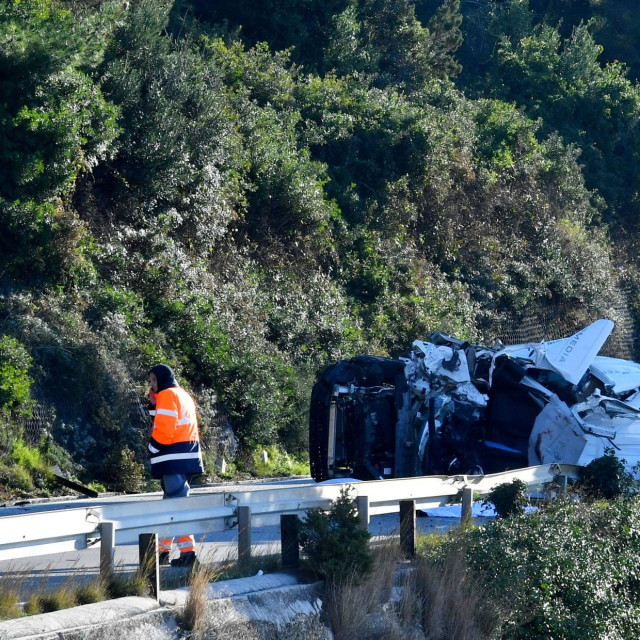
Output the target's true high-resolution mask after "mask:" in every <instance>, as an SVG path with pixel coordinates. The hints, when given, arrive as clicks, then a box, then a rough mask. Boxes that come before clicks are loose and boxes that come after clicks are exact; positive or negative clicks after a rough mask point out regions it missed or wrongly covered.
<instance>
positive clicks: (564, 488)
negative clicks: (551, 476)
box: [558, 476, 569, 498]
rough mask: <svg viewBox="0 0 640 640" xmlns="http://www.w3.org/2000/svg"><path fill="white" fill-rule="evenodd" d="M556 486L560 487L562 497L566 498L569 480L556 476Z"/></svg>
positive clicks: (565, 477)
mask: <svg viewBox="0 0 640 640" xmlns="http://www.w3.org/2000/svg"><path fill="white" fill-rule="evenodd" d="M558 484H559V485H560V486H561V487H562V495H563V496H564V497H565V498H566V497H567V487H568V484H569V478H567V476H558Z"/></svg>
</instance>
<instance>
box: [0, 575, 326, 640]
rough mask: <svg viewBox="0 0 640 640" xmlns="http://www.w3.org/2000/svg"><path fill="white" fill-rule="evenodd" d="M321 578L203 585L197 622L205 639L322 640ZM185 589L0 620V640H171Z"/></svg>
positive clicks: (176, 634)
mask: <svg viewBox="0 0 640 640" xmlns="http://www.w3.org/2000/svg"><path fill="white" fill-rule="evenodd" d="M321 586H322V584H321V583H315V584H299V582H298V580H297V579H296V578H295V577H294V576H291V575H289V574H284V573H274V574H266V575H261V576H253V577H250V578H239V579H236V580H228V581H225V582H218V583H212V584H211V585H210V586H209V592H208V601H207V613H206V616H205V620H204V621H203V625H204V626H205V628H206V629H207V637H208V638H234V639H237V640H242V639H243V638H247V639H249V638H251V639H252V640H258V639H263V638H264V639H270V638H274V639H275V638H278V637H279V636H280V637H281V635H282V632H283V631H285V630H286V633H287V636H286V637H287V638H291V639H292V640H294V639H295V638H301V639H304V640H328V639H329V638H331V637H332V636H331V633H330V632H329V631H328V630H327V629H326V627H324V625H323V624H322V622H321V621H320V614H321V612H322V600H321V598H320V594H321ZM189 591H190V590H189V589H188V588H183V589H174V590H170V591H162V592H161V593H160V598H159V602H156V601H155V600H153V599H152V598H141V597H134V596H131V597H127V598H118V599H116V600H109V601H106V602H96V603H93V604H87V605H83V606H79V607H74V608H72V609H65V610H62V611H54V612H52V613H45V614H41V615H36V616H29V617H25V618H18V619H15V620H7V621H4V622H0V640H116V639H117V640H121V639H126V640H176V639H178V638H181V637H183V635H182V633H181V631H180V629H179V627H178V622H177V618H176V614H177V613H179V612H180V610H181V609H182V608H183V607H184V605H185V604H186V602H187V598H188V596H189Z"/></svg>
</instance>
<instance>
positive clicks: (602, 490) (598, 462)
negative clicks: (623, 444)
mask: <svg viewBox="0 0 640 640" xmlns="http://www.w3.org/2000/svg"><path fill="white" fill-rule="evenodd" d="M624 463H625V461H624V460H620V459H619V458H617V457H616V454H615V451H614V450H613V449H612V448H611V447H607V448H606V449H605V454H604V455H603V456H601V457H600V458H596V459H595V460H592V461H591V462H590V463H589V464H588V465H587V466H586V467H582V468H581V469H580V487H581V488H582V490H583V492H584V494H585V495H586V496H587V497H589V498H595V499H600V498H604V499H606V500H611V499H612V498H617V497H619V496H621V495H624V494H627V493H629V492H630V490H631V488H632V486H633V484H634V482H633V476H632V475H631V474H630V473H629V472H628V471H627V470H626V469H625V466H624Z"/></svg>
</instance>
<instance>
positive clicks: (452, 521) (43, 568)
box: [0, 478, 459, 599]
mask: <svg viewBox="0 0 640 640" xmlns="http://www.w3.org/2000/svg"><path fill="white" fill-rule="evenodd" d="M312 483H313V481H311V480H309V479H308V478H295V479H290V480H278V481H274V482H267V483H261V485H266V486H271V487H274V486H292V485H301V484H312ZM255 486H256V483H250V484H247V485H245V484H240V483H238V484H222V485H214V486H206V487H196V488H194V490H193V492H192V493H194V494H197V493H212V492H224V491H229V490H230V488H232V489H233V490H235V491H241V490H243V489H248V488H255ZM154 497H157V498H158V499H162V493H154V494H138V495H128V496H123V495H118V496H106V497H99V498H94V499H87V498H80V499H67V500H62V501H58V500H57V501H50V502H43V503H37V504H29V505H22V506H10V507H2V508H0V517H3V516H8V515H16V514H19V513H26V512H33V511H44V510H52V509H61V508H77V507H86V506H89V507H90V506H96V505H99V504H104V503H106V502H132V501H134V502H135V501H141V500H149V499H153V498H154ZM416 523H417V529H418V533H419V534H424V533H434V532H440V533H444V532H446V531H447V530H449V529H451V528H452V527H456V526H458V524H459V516H458V517H455V516H453V517H444V518H443V517H424V518H422V517H420V518H417V520H416ZM399 526H400V523H399V514H387V515H381V516H374V517H372V518H371V522H370V525H369V531H370V532H371V534H372V536H373V540H374V541H375V540H379V539H381V538H385V537H389V536H394V535H398V531H399ZM186 533H188V532H186ZM196 542H197V544H196V546H197V555H198V557H199V559H200V561H201V562H202V563H205V564H209V565H224V564H229V563H233V562H235V560H237V548H238V532H237V529H231V530H228V531H221V532H211V533H209V534H206V535H205V536H202V537H201V538H199V539H197V541H196ZM251 542H252V557H254V558H259V557H262V556H268V555H274V554H279V553H280V527H279V526H269V527H260V528H253V529H252V532H251ZM177 555H178V551H177V549H174V550H173V552H172V557H177ZM99 565H100V548H99V544H97V545H95V546H93V547H89V548H87V549H81V550H75V551H69V552H66V553H58V554H51V555H42V556H34V557H31V558H20V559H15V560H5V561H0V589H2V585H3V584H5V585H6V584H16V583H17V584H19V585H20V589H21V593H22V595H23V597H24V599H27V597H28V595H29V594H30V593H32V592H33V591H42V590H53V589H56V588H59V587H60V585H64V584H65V583H77V582H80V581H83V580H88V579H91V578H95V577H97V576H98V575H99ZM255 566H256V570H258V569H259V561H256V562H255ZM115 567H116V570H117V571H121V572H124V573H133V572H135V570H136V569H137V567H138V546H137V545H134V544H130V545H117V546H116V548H115ZM162 571H163V576H164V575H168V573H169V572H172V571H176V570H175V569H174V568H172V567H163V569H162Z"/></svg>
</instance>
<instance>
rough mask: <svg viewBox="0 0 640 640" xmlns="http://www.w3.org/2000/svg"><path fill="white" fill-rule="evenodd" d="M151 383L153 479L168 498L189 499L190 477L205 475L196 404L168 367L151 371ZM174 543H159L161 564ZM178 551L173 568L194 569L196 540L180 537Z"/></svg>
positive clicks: (162, 541) (167, 559)
mask: <svg viewBox="0 0 640 640" xmlns="http://www.w3.org/2000/svg"><path fill="white" fill-rule="evenodd" d="M149 382H150V383H151V391H150V393H149V397H150V398H151V402H152V404H155V410H154V411H151V413H152V414H153V415H154V419H153V431H152V432H151V438H150V440H149V451H150V453H151V456H150V459H151V475H152V476H153V477H154V478H160V479H161V482H162V490H163V491H164V497H165V498H181V497H184V496H188V495H189V489H190V487H189V477H190V476H192V475H194V474H198V473H203V471H204V468H203V466H202V453H201V451H200V436H199V434H198V420H197V417H196V405H195V402H194V401H193V398H192V397H191V396H190V395H189V394H188V393H187V392H186V391H185V390H184V389H182V388H181V387H180V386H179V385H178V383H177V381H176V378H175V375H174V373H173V370H172V369H171V367H169V366H167V365H166V364H158V365H156V366H155V367H153V368H152V369H151V371H149ZM172 543H173V538H162V539H161V540H160V542H159V548H158V551H159V552H160V555H159V558H160V563H161V564H168V563H169V553H170V552H171V545H172ZM178 548H179V550H180V556H179V557H178V558H176V559H174V560H172V561H171V564H172V565H174V566H181V565H182V566H189V565H192V564H193V563H194V562H195V560H196V548H195V539H194V537H193V536H180V537H179V538H178Z"/></svg>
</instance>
